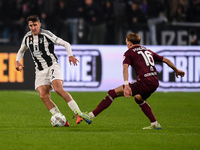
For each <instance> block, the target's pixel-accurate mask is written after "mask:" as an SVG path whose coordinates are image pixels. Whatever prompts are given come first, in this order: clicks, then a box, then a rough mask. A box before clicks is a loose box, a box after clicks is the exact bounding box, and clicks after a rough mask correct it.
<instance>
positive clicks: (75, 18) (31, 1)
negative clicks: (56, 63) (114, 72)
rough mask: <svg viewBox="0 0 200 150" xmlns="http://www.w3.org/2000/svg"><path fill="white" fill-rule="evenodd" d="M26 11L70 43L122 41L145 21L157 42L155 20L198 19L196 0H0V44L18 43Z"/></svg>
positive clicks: (153, 41) (199, 8)
mask: <svg viewBox="0 0 200 150" xmlns="http://www.w3.org/2000/svg"><path fill="white" fill-rule="evenodd" d="M30 15H38V16H39V17H40V19H41V23H42V28H44V29H47V30H50V31H51V32H53V33H54V34H56V35H57V36H59V37H61V38H63V39H64V40H67V41H68V42H70V43H71V44H124V35H125V34H126V33H127V32H128V31H130V30H131V31H135V32H137V28H138V27H139V26H142V25H146V26H147V27H148V29H149V32H150V34H151V37H152V38H151V44H152V45H157V42H156V34H155V32H156V25H157V24H159V23H162V22H164V23H167V22H192V23H200V0H0V44H20V42H21V40H22V38H23V36H24V34H25V33H26V32H27V31H28V30H29V29H28V26H27V21H26V18H27V17H28V16H30Z"/></svg>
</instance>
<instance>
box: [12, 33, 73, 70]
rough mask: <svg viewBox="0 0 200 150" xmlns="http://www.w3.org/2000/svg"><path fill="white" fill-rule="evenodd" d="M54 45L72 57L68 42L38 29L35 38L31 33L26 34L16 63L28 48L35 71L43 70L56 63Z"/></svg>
mask: <svg viewBox="0 0 200 150" xmlns="http://www.w3.org/2000/svg"><path fill="white" fill-rule="evenodd" d="M54 44H57V45H62V46H64V47H65V48H66V50H67V52H68V56H73V55H72V50H71V46H70V44H69V43H68V42H66V41H64V40H62V39H61V38H59V37H57V36H56V35H54V34H53V33H51V32H50V31H48V30H44V29H40V32H39V34H38V35H37V36H33V34H32V32H31V31H29V32H27V34H26V35H25V36H24V38H23V41H22V45H21V47H20V49H19V51H18V54H17V58H16V61H20V60H21V59H22V57H23V56H24V53H25V51H26V49H27V48H28V49H29V50H30V52H31V55H32V58H33V61H34V63H35V67H36V69H37V70H44V69H45V68H48V67H50V66H51V65H52V64H53V63H55V62H57V57H56V55H55V53H54Z"/></svg>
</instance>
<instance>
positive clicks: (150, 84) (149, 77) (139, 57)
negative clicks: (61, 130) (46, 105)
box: [77, 33, 185, 129]
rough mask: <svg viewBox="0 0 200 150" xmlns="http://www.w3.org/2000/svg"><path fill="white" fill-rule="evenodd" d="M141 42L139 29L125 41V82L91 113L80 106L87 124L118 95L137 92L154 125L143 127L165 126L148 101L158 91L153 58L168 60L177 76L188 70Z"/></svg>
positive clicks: (136, 95)
mask: <svg viewBox="0 0 200 150" xmlns="http://www.w3.org/2000/svg"><path fill="white" fill-rule="evenodd" d="M139 44H140V36H139V35H138V34H137V33H130V34H128V35H127V36H126V45H127V47H128V50H127V51H126V52H125V53H124V60H123V78H124V85H121V86H119V87H117V88H115V89H112V90H109V91H108V94H107V96H106V97H105V98H104V99H103V100H102V101H101V102H100V103H99V105H98V106H97V108H96V109H94V110H93V111H92V112H90V113H89V114H86V113H82V112H81V111H79V110H77V113H78V114H79V116H80V117H82V118H83V119H84V120H85V121H86V122H87V123H88V124H90V123H92V120H93V119H94V118H95V117H96V116H97V115H98V114H99V113H100V112H102V111H103V110H104V109H106V108H107V107H109V106H110V104H111V103H112V102H113V100H114V99H115V98H116V97H119V96H125V97H127V98H130V96H135V102H136V103H137V104H138V105H139V106H140V108H141V110H142V111H143V113H144V114H145V115H146V116H147V117H148V118H149V120H150V122H151V126H148V127H144V128H143V129H162V127H161V125H160V124H159V123H158V122H157V121H156V118H155V116H154V114H153V112H152V110H151V107H150V106H149V104H148V103H147V102H146V100H147V98H148V97H149V96H150V95H151V94H152V93H153V92H155V91H156V89H157V88H158V85H159V82H158V77H157V71H156V68H155V63H154V62H155V61H157V62H164V63H166V64H167V65H168V66H169V67H171V68H172V69H173V70H174V72H175V75H176V77H177V78H178V76H181V77H183V76H184V75H185V72H183V71H181V70H178V69H177V68H176V66H175V65H174V64H173V63H172V62H171V61H170V60H169V59H167V58H165V57H163V56H160V55H158V54H156V53H154V52H153V51H151V50H149V49H147V48H146V47H143V46H140V45H139ZM129 66H131V67H132V68H133V69H134V70H135V72H136V74H137V80H136V81H135V82H132V83H129V82H128V67H129Z"/></svg>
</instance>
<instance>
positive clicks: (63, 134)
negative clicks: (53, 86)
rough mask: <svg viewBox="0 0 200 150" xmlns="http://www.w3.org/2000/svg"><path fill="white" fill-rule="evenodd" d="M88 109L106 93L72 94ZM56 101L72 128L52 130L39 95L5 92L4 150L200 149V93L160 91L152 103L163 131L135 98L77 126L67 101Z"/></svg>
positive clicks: (0, 137)
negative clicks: (149, 126)
mask: <svg viewBox="0 0 200 150" xmlns="http://www.w3.org/2000/svg"><path fill="white" fill-rule="evenodd" d="M70 93H71V95H72V96H73V98H74V99H75V100H76V102H77V103H78V105H79V107H80V109H81V110H82V111H91V110H93V109H94V108H96V106H97V105H98V103H99V102H100V101H101V100H102V99H103V98H104V97H105V96H106V94H107V93H106V92H70ZM51 95H52V100H53V101H54V102H55V103H56V104H57V106H58V107H59V109H60V111H61V112H62V113H63V114H64V115H65V116H66V118H67V120H68V121H69V123H70V127H51V124H50V118H51V114H50V112H49V111H48V110H47V109H46V107H45V106H44V104H43V102H42V101H41V100H40V98H39V95H38V94H37V92H35V91H0V100H1V104H0V149H2V150H44V149H48V150H54V149H58V150H65V149H69V150H80V149H81V150H118V149H120V150H121V149H124V150H133V149H134V150H169V149H171V150H172V149H173V150H180V149H181V150H188V149H189V150H198V149H199V148H200V144H199V139H200V102H199V97H200V93H184V92H182V93H175V92H174V93H173V92H172V93H162V92H156V93H154V94H153V95H152V96H151V97H150V98H149V99H148V103H149V104H150V105H151V107H152V110H153V112H154V114H155V116H156V118H157V120H158V122H159V123H160V124H161V126H162V127H163V129H162V130H142V128H143V127H145V126H148V125H150V122H149V120H148V119H147V118H146V116H145V115H144V114H143V113H142V111H141V110H140V108H139V106H138V105H137V104H136V103H135V102H134V99H133V98H131V99H126V98H124V97H120V98H116V99H115V100H114V102H113V103H112V105H111V106H110V107H109V108H108V109H106V110H105V111H103V112H102V113H101V114H99V116H98V117H96V118H95V119H94V120H93V122H92V124H90V125H88V124H86V122H84V121H83V122H81V123H80V124H79V125H77V124H76V123H75V122H76V119H75V118H73V116H74V115H73V112H72V111H71V110H70V108H69V107H68V105H67V104H66V103H65V101H64V100H63V99H62V98H61V97H59V96H58V95H57V94H56V93H54V92H52V94H51Z"/></svg>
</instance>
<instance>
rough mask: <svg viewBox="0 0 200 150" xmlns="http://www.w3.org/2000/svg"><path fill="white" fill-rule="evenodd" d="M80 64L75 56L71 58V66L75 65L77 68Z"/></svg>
mask: <svg viewBox="0 0 200 150" xmlns="http://www.w3.org/2000/svg"><path fill="white" fill-rule="evenodd" d="M78 62H79V61H78V59H76V58H75V57H74V56H69V63H70V65H71V64H72V63H73V64H74V66H77V65H78V64H77V63H78Z"/></svg>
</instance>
